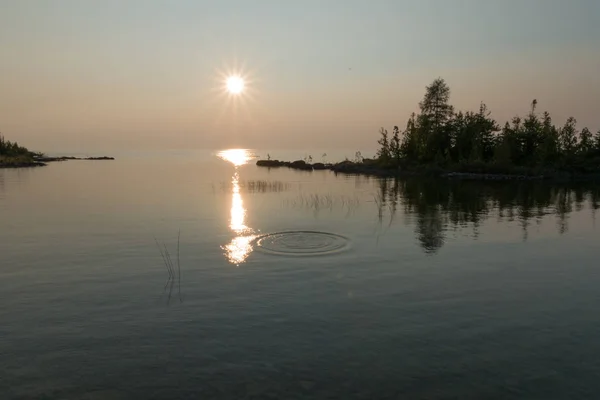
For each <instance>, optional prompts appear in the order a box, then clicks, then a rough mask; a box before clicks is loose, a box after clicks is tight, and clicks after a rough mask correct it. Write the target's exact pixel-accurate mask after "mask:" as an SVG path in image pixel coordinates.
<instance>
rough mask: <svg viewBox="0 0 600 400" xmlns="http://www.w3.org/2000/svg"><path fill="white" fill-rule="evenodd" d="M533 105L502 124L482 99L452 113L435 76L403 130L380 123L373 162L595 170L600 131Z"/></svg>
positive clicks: (488, 168)
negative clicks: (558, 119) (476, 105)
mask: <svg viewBox="0 0 600 400" xmlns="http://www.w3.org/2000/svg"><path fill="white" fill-rule="evenodd" d="M537 106H538V102H537V100H533V101H532V102H531V107H530V109H529V112H528V114H527V116H525V117H520V116H515V117H514V118H512V120H511V121H510V122H506V123H505V124H504V126H503V127H501V126H500V125H498V123H497V122H496V121H495V120H494V119H493V118H492V117H491V112H490V110H489V109H488V107H487V106H486V105H485V104H484V103H481V105H480V107H479V110H478V111H467V112H463V111H459V112H455V110H454V107H453V106H452V105H451V104H450V88H449V86H448V85H447V84H446V82H445V81H444V79H442V78H438V79H435V80H434V81H433V83H431V84H430V85H429V86H427V88H426V92H425V96H424V97H423V100H422V101H421V102H420V103H419V113H413V114H412V115H411V116H410V118H409V119H408V122H407V123H406V127H405V129H404V130H400V128H398V126H394V128H393V131H392V134H391V135H390V134H389V133H388V131H387V130H386V129H384V128H381V130H380V131H379V134H380V138H379V140H378V144H379V146H380V147H379V150H378V153H377V157H378V162H379V163H380V164H381V166H383V167H389V168H396V167H410V166H416V165H430V166H437V167H442V168H448V167H454V168H456V169H460V170H465V171H467V170H473V172H483V170H486V171H488V172H495V171H509V170H516V169H519V170H521V171H541V170H548V169H551V170H568V171H572V172H599V171H600V130H599V131H598V132H596V133H595V134H592V132H591V131H590V130H589V129H588V128H587V127H586V128H583V129H581V130H579V129H578V128H577V121H576V119H575V118H573V117H569V118H568V119H567V121H566V122H565V124H564V125H562V126H557V125H555V124H554V122H553V121H552V118H551V116H550V114H549V113H548V112H543V113H542V114H541V115H540V114H539V113H538V112H537Z"/></svg>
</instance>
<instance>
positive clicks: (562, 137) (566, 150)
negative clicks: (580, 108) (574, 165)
mask: <svg viewBox="0 0 600 400" xmlns="http://www.w3.org/2000/svg"><path fill="white" fill-rule="evenodd" d="M576 125H577V120H576V119H575V118H573V117H569V118H568V119H567V122H566V123H565V125H564V126H563V127H562V128H561V130H560V133H559V142H560V150H561V151H562V152H563V155H564V157H565V159H566V160H567V161H569V160H571V159H572V158H573V155H574V154H575V152H576V150H577V128H576Z"/></svg>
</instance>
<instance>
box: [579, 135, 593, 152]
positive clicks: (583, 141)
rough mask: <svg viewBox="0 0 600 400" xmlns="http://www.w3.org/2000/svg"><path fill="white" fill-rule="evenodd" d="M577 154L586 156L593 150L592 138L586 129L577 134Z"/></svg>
mask: <svg viewBox="0 0 600 400" xmlns="http://www.w3.org/2000/svg"><path fill="white" fill-rule="evenodd" d="M579 139H580V140H579V148H578V150H579V153H580V154H581V155H582V156H586V155H588V153H590V152H591V151H592V150H593V149H594V138H593V137H592V132H590V130H589V129H588V128H583V129H582V130H581V133H580V134H579Z"/></svg>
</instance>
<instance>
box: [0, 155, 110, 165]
mask: <svg viewBox="0 0 600 400" xmlns="http://www.w3.org/2000/svg"><path fill="white" fill-rule="evenodd" d="M114 159H115V158H114V157H108V156H101V157H67V156H60V157H46V156H34V157H25V156H14V157H7V156H3V157H0V168H33V167H45V166H46V165H48V164H47V163H50V162H60V161H69V160H85V161H100V160H114Z"/></svg>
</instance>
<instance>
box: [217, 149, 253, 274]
mask: <svg viewBox="0 0 600 400" xmlns="http://www.w3.org/2000/svg"><path fill="white" fill-rule="evenodd" d="M218 156H219V157H220V158H222V159H223V160H225V161H229V162H230V163H232V164H233V165H234V166H235V167H236V171H235V173H234V174H233V177H232V179H231V183H232V187H233V189H232V194H231V210H230V219H229V228H230V229H231V230H232V232H233V233H234V234H235V235H236V236H235V237H234V238H233V239H232V240H231V242H230V243H229V244H227V245H225V246H223V250H225V256H226V257H227V259H228V260H229V262H230V263H232V264H235V265H239V264H241V263H243V262H244V261H246V258H248V256H249V255H250V253H251V252H252V250H253V247H252V242H253V241H254V239H256V235H255V234H254V230H253V229H252V228H249V227H248V226H246V209H245V208H244V200H243V199H242V195H241V193H240V181H239V173H238V171H237V167H239V166H240V165H244V164H246V163H247V162H248V161H250V160H251V159H252V155H251V154H250V152H248V150H244V149H230V150H223V151H221V152H219V153H218Z"/></svg>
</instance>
